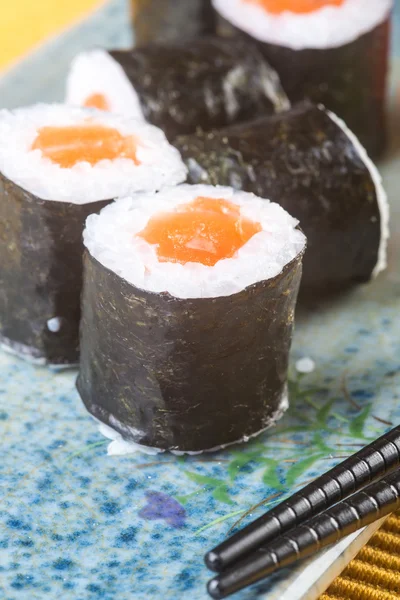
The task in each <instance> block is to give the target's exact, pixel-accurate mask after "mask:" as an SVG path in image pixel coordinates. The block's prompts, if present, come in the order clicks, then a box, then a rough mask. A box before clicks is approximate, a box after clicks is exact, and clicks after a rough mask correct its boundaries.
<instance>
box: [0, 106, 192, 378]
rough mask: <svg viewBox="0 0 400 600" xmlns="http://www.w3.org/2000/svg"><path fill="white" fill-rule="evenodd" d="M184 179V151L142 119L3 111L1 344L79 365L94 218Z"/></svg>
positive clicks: (70, 111)
mask: <svg viewBox="0 0 400 600" xmlns="http://www.w3.org/2000/svg"><path fill="white" fill-rule="evenodd" d="M185 176H186V169H185V167H184V165H183V163H182V161H181V159H180V156H179V153H178V152H177V150H175V149H174V148H173V147H172V146H170V145H169V144H168V142H167V140H166V139H165V136H164V134H163V133H162V132H161V131H160V130H158V129H157V128H155V127H153V126H151V125H148V124H146V123H143V122H141V121H134V120H129V119H125V118H122V117H117V116H112V115H108V114H106V113H103V112H100V111H94V110H89V109H83V108H71V107H66V106H62V105H37V106H33V107H28V108H21V109H17V110H15V111H12V112H10V111H7V110H3V111H1V112H0V289H1V294H0V344H1V345H2V346H3V347H4V348H6V349H8V350H10V351H12V352H14V353H16V354H18V355H19V356H22V357H25V358H27V359H31V360H32V361H34V362H37V363H40V364H45V363H47V364H50V365H53V366H56V367H57V366H58V367H62V366H67V365H70V364H76V363H77V362H78V324H79V316H80V302H79V299H80V292H81V279H82V253H83V243H82V231H83V227H84V223H85V220H86V218H87V216H88V215H89V214H91V213H94V212H97V211H99V210H100V209H101V208H103V207H104V206H105V205H106V204H107V203H108V202H110V201H111V200H112V199H113V198H115V197H116V196H118V195H121V194H130V193H133V192H136V191H147V190H158V189H160V188H162V187H163V186H164V185H174V184H176V183H179V182H181V181H183V180H184V179H185Z"/></svg>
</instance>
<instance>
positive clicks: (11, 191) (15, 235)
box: [0, 174, 108, 366]
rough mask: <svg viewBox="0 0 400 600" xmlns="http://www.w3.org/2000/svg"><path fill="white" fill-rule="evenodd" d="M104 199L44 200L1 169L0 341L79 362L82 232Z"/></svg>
mask: <svg viewBox="0 0 400 600" xmlns="http://www.w3.org/2000/svg"><path fill="white" fill-rule="evenodd" d="M106 204H108V202H107V201H105V202H94V203H90V204H83V205H77V204H70V203H66V202H52V201H48V200H41V199H40V198H37V197H36V196H34V195H33V194H30V193H29V192H27V191H25V190H23V189H22V188H20V187H18V186H17V185H15V184H14V183H12V182H11V181H9V180H8V179H6V178H5V177H4V176H3V175H2V174H0V290H1V293H0V342H3V343H4V344H6V345H7V346H9V347H10V348H11V349H14V350H15V351H17V352H18V353H20V354H26V355H27V356H30V357H31V358H34V359H44V360H45V361H46V362H47V363H49V364H52V365H59V366H62V365H69V364H76V363H77V362H78V357H79V354H78V341H79V340H78V337H79V334H78V328H79V318H80V292H81V286H82V253H83V242H82V231H83V228H84V224H85V220H86V217H87V216H88V215H89V214H91V213H94V212H98V211H99V210H101V209H102V208H103V207H104V206H105V205H106ZM56 317H58V319H59V324H60V330H59V331H58V332H52V331H50V330H49V328H48V326H47V321H48V320H49V319H52V318H56Z"/></svg>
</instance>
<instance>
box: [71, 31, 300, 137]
mask: <svg viewBox="0 0 400 600" xmlns="http://www.w3.org/2000/svg"><path fill="white" fill-rule="evenodd" d="M66 102H67V103H68V104H75V105H85V106H95V107H96V108H101V109H108V110H110V111H112V112H118V113H121V114H126V115H128V116H134V117H136V118H145V119H146V120H147V121H148V122H150V123H152V124H153V125H157V126H158V127H160V128H161V129H163V131H164V133H165V134H166V136H167V137H168V138H169V139H170V140H173V139H174V138H175V137H176V136H177V135H183V134H185V133H192V132H195V131H196V130H197V129H198V128H201V129H204V130H209V129H213V128H220V127H224V126H227V125H229V124H232V123H235V122H239V121H245V120H247V119H251V118H255V117H257V116H259V115H264V114H271V113H274V112H277V111H281V110H285V109H287V108H289V106H290V104H289V101H288V98H287V96H286V94H285V93H284V92H283V90H282V88H281V85H280V82H279V78H278V76H277V74H276V73H275V71H274V70H273V69H271V68H270V67H269V66H268V65H267V64H266V62H265V60H264V59H263V57H262V56H261V54H260V53H259V52H258V50H257V49H256V48H255V47H254V45H253V44H249V43H247V42H246V41H245V40H239V41H238V42H237V43H235V44H232V43H231V41H230V40H225V39H220V38H207V39H199V40H196V41H194V42H192V43H190V44H182V43H176V44H174V45H165V44H164V45H161V44H158V45H152V46H149V47H147V48H139V49H134V50H128V51H118V50H117V51H110V52H107V51H104V50H93V51H89V52H84V53H82V54H79V55H78V56H77V57H76V58H75V60H74V61H73V63H72V66H71V70H70V73H69V76H68V80H67V94H66Z"/></svg>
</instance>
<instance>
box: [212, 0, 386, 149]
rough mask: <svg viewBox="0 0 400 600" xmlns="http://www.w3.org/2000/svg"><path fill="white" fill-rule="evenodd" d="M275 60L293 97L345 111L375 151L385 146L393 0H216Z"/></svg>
mask: <svg viewBox="0 0 400 600" xmlns="http://www.w3.org/2000/svg"><path fill="white" fill-rule="evenodd" d="M213 3H214V6H215V8H216V9H217V11H218V12H219V13H220V15H221V16H222V17H224V18H225V19H227V20H228V21H229V22H230V23H231V24H233V25H234V26H235V28H236V30H239V31H241V32H245V34H246V35H248V36H250V37H251V38H252V39H253V40H256V41H257V43H258V46H259V48H260V50H261V52H262V53H263V55H264V56H265V58H266V59H267V60H268V61H269V63H270V64H271V65H272V67H274V68H275V69H276V70H277V72H278V73H279V76H280V78H281V81H282V85H283V87H284V89H285V91H286V93H287V94H288V96H289V98H290V100H291V101H292V102H293V103H295V102H298V101H300V100H303V99H305V98H308V99H310V100H312V101H313V102H316V103H319V102H321V103H323V104H324V105H325V106H326V107H327V108H328V109H330V110H332V111H333V112H335V113H336V114H338V115H339V117H341V118H342V119H343V120H344V121H345V122H346V123H347V125H348V126H349V127H350V129H352V130H353V131H354V132H355V133H356V135H357V136H358V137H359V138H360V141H361V143H362V144H363V145H364V146H365V147H366V149H367V151H368V152H369V153H370V154H371V155H372V156H373V157H377V156H379V155H380V154H381V153H382V151H383V149H384V146H385V134H386V132H385V99H386V79H387V77H386V76H387V71H388V57H389V41H390V40H389V38H390V12H391V8H392V6H393V0H213Z"/></svg>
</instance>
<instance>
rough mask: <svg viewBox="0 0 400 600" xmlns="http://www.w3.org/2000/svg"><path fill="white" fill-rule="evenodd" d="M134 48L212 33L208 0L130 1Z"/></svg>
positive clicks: (213, 28)
mask: <svg viewBox="0 0 400 600" xmlns="http://www.w3.org/2000/svg"><path fill="white" fill-rule="evenodd" d="M131 2H132V14H133V28H134V33H135V42H136V45H137V46H143V45H146V44H150V43H152V42H174V41H177V40H178V41H181V40H183V39H185V40H190V39H192V38H195V37H197V36H201V35H205V34H210V33H214V32H215V13H214V10H213V8H212V6H211V0H131Z"/></svg>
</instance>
